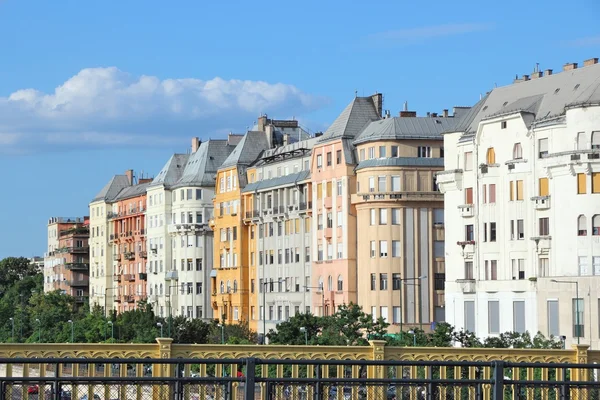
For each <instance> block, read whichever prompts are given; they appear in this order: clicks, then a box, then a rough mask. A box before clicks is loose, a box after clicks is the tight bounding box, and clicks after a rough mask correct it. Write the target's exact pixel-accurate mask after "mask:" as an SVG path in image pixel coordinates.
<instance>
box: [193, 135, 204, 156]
mask: <svg viewBox="0 0 600 400" xmlns="http://www.w3.org/2000/svg"><path fill="white" fill-rule="evenodd" d="M201 143H202V141H201V140H200V139H198V138H197V137H195V138H192V153H195V152H197V151H198V148H200V144H201Z"/></svg>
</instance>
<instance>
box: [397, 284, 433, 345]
mask: <svg viewBox="0 0 600 400" xmlns="http://www.w3.org/2000/svg"><path fill="white" fill-rule="evenodd" d="M425 278H427V275H422V276H419V277H418V278H400V287H399V288H398V290H399V291H400V335H402V324H403V321H404V315H403V314H404V308H403V307H402V284H403V283H404V282H406V281H420V280H421V279H425ZM415 285H420V283H418V284H415ZM419 304H421V302H420V301H419ZM415 311H416V309H415ZM419 321H421V323H422V315H421V313H420V312H419Z"/></svg>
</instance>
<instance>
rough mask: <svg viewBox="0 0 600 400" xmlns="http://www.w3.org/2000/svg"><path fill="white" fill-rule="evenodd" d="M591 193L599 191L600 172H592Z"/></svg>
mask: <svg viewBox="0 0 600 400" xmlns="http://www.w3.org/2000/svg"><path fill="white" fill-rule="evenodd" d="M592 193H600V172H594V173H592Z"/></svg>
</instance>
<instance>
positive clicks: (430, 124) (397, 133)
mask: <svg viewBox="0 0 600 400" xmlns="http://www.w3.org/2000/svg"><path fill="white" fill-rule="evenodd" d="M455 124H456V120H455V119H454V118H442V117H394V118H386V119H382V120H379V121H374V122H371V123H370V124H369V125H367V127H366V128H365V129H364V130H363V131H362V132H361V133H360V135H358V138H357V139H356V140H354V142H353V144H354V145H357V144H360V143H366V142H370V141H375V140H400V139H431V140H441V139H442V135H441V134H442V132H444V131H446V130H449V129H452V127H454V125H455Z"/></svg>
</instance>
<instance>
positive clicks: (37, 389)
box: [27, 385, 40, 394]
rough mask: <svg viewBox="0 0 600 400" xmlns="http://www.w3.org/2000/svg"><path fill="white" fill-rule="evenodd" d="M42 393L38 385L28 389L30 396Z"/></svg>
mask: <svg viewBox="0 0 600 400" xmlns="http://www.w3.org/2000/svg"><path fill="white" fill-rule="evenodd" d="M39 392H40V387H39V386H38V385H33V386H29V387H28V388H27V393H28V394H38V393H39Z"/></svg>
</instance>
